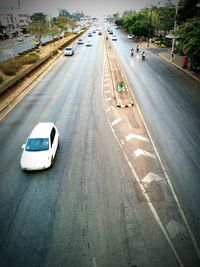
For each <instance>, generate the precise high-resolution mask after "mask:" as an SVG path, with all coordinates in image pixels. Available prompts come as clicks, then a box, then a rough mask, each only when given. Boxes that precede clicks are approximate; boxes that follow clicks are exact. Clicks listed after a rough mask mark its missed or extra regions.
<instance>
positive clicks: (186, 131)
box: [114, 31, 200, 246]
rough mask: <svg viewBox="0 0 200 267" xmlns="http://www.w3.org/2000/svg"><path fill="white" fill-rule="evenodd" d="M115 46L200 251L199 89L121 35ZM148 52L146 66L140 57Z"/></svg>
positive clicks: (151, 51) (153, 52)
mask: <svg viewBox="0 0 200 267" xmlns="http://www.w3.org/2000/svg"><path fill="white" fill-rule="evenodd" d="M117 35H118V42H114V44H115V48H116V50H117V52H118V54H119V57H120V60H121V62H122V64H123V67H124V69H125V71H126V73H127V75H128V77H129V81H130V84H131V85H132V87H133V88H134V93H135V95H136V98H137V100H138V102H139V105H140V108H141V111H142V113H143V116H144V118H145V121H146V123H147V126H148V129H149V131H150V133H151V136H152V138H153V140H154V142H155V144H156V147H157V149H158V151H159V154H160V156H161V158H162V161H163V163H164V166H165V168H166V170H167V173H168V175H169V176H170V177H171V181H172V183H173V185H174V187H175V189H176V193H177V194H178V196H179V199H180V201H181V204H182V207H183V208H184V212H185V213H186V214H187V218H188V219H189V221H190V224H191V225H192V227H193V229H194V232H195V236H196V238H197V240H198V244H199V246H200V213H199V203H200V194H199V190H200V180H199V178H200V164H199V163H200V136H199V132H200V90H199V88H200V86H199V82H198V81H196V80H194V79H192V78H191V77H189V76H187V75H186V74H185V73H184V72H182V71H180V70H178V69H177V68H176V67H174V66H172V65H171V64H169V63H168V62H165V61H164V60H163V59H161V58H160V57H159V56H158V53H159V52H160V50H159V49H157V48H156V49H153V48H152V49H147V48H145V47H142V46H141V45H140V53H139V54H137V53H135V55H134V58H131V56H130V53H128V51H130V50H131V48H132V47H133V48H134V49H135V48H136V43H134V41H133V40H128V39H127V37H126V35H124V34H123V33H122V32H120V31H117ZM142 51H146V60H145V62H142V60H141V53H142Z"/></svg>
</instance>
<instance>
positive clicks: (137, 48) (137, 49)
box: [136, 45, 139, 53]
mask: <svg viewBox="0 0 200 267" xmlns="http://www.w3.org/2000/svg"><path fill="white" fill-rule="evenodd" d="M136 51H137V53H138V52H139V45H137V46H136Z"/></svg>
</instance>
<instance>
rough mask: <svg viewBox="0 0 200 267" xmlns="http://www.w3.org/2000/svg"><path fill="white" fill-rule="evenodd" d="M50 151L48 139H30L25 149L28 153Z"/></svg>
mask: <svg viewBox="0 0 200 267" xmlns="http://www.w3.org/2000/svg"><path fill="white" fill-rule="evenodd" d="M48 149H49V139H48V138H29V139H28V141H27V144H26V148H25V150H26V151H45V150H48Z"/></svg>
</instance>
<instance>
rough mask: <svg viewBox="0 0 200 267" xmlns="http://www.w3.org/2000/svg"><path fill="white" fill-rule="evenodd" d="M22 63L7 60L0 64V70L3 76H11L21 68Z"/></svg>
mask: <svg viewBox="0 0 200 267" xmlns="http://www.w3.org/2000/svg"><path fill="white" fill-rule="evenodd" d="M21 66H22V62H20V61H19V60H8V61H6V62H2V63H1V64H0V69H1V70H2V72H3V73H4V74H5V75H8V76H13V75H15V74H16V73H17V71H18V70H19V69H20V68H21Z"/></svg>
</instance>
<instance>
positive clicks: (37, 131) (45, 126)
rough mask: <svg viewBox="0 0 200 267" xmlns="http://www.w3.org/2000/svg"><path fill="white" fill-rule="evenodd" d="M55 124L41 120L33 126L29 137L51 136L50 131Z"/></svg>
mask: <svg viewBox="0 0 200 267" xmlns="http://www.w3.org/2000/svg"><path fill="white" fill-rule="evenodd" d="M53 126H55V125H54V123H53V122H40V123H38V124H37V125H36V126H35V127H34V128H33V130H32V132H31V134H30V136H29V138H36V137H39V138H43V137H49V134H50V131H51V129H52V127H53Z"/></svg>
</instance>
